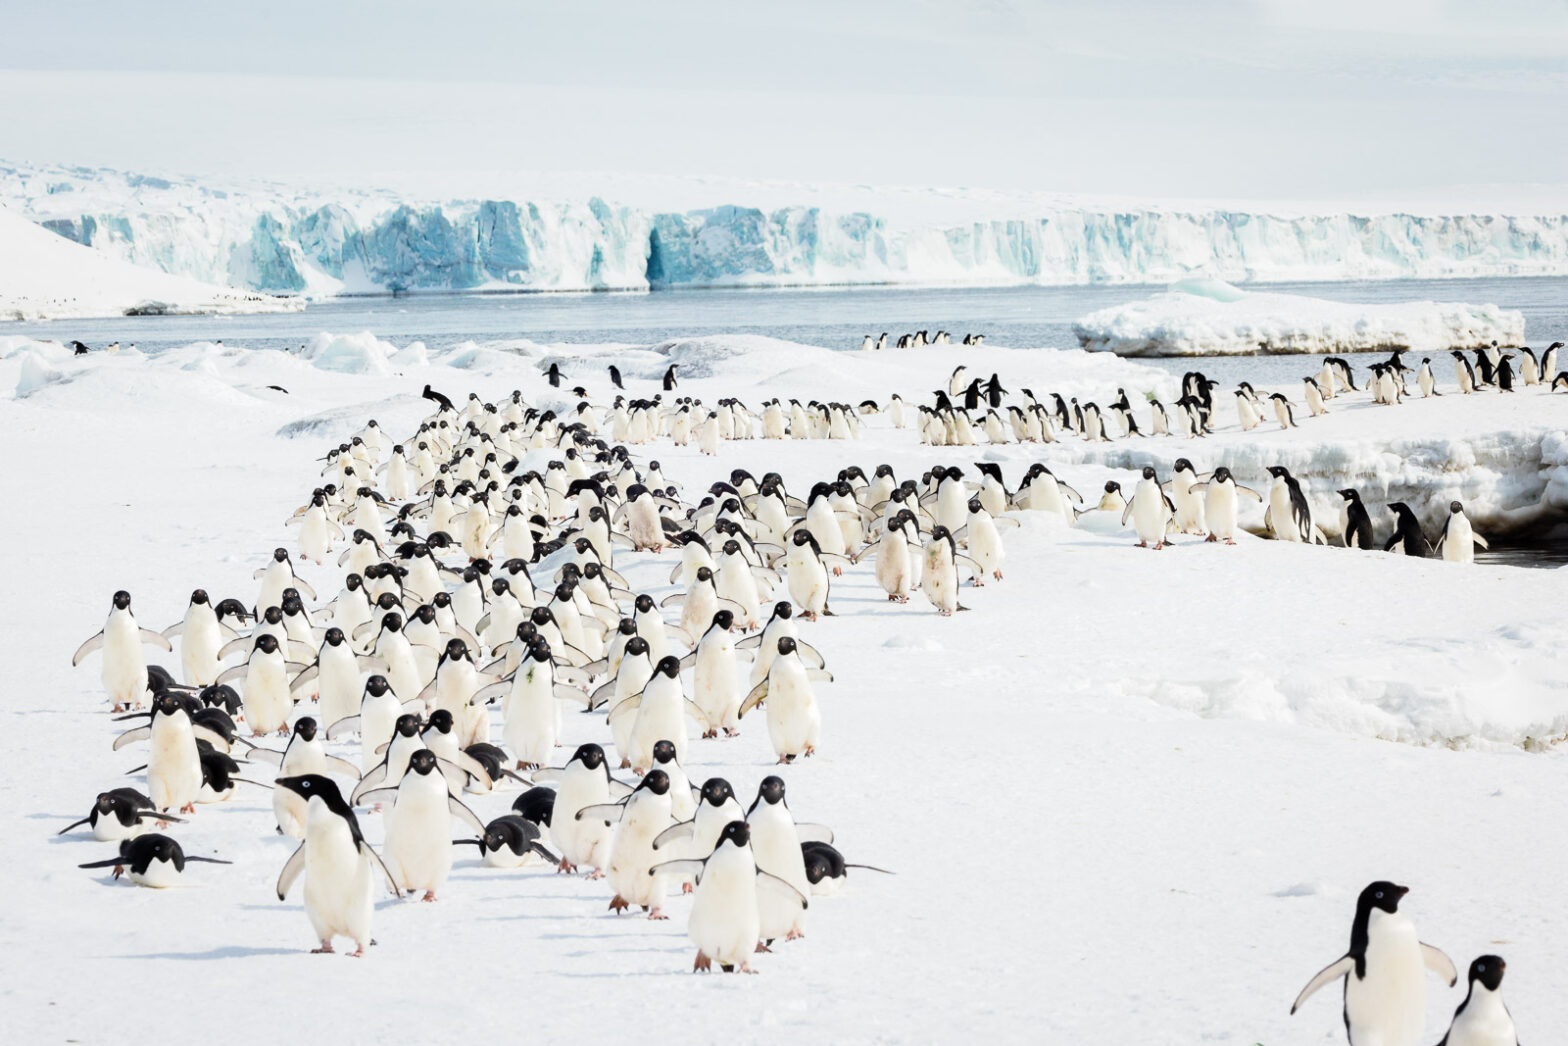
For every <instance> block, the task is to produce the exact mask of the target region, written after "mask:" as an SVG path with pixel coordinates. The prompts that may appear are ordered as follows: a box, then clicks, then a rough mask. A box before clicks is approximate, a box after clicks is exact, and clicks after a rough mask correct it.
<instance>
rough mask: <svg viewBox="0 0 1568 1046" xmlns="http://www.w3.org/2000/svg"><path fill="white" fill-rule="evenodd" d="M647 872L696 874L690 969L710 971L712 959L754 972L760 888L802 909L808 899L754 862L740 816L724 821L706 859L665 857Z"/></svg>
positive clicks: (726, 967)
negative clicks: (693, 947) (693, 953)
mask: <svg viewBox="0 0 1568 1046" xmlns="http://www.w3.org/2000/svg"><path fill="white" fill-rule="evenodd" d="M649 871H650V874H654V873H658V872H669V873H676V874H683V875H692V876H695V877H696V879H697V889H696V891H695V895H694V896H693V898H692V907H691V916H690V919H689V920H688V922H687V926H686V933H687V936H689V937H690V938H691V942H692V943H693V944H695V945H696V946H697V958H696V961H695V962H694V963H693V964H692V971H693V972H694V973H700V972H706V971H708V970H711V969H712V968H713V964H714V963H715V962H716V963H718V964H719V966H720V968H721V969H723V970H724V971H725V972H726V973H730V972H734V971H736V970H738V971H740V972H741V973H753V972H755V971H753V970H752V968H751V956H752V954H753V953H754V952H755V951H756V949H757V944H758V942H759V941H760V939H761V937H760V935H761V931H762V921H761V915H760V913H759V912H758V905H757V895H758V892H759V891H761V890H768V891H770V892H772V893H774V894H776V895H777V896H778V897H779V898H780V902H781V903H788V904H795V905H798V906H799V907H800V908H801V909H805V908H806V907H807V905H808V903H809V902H808V901H807V899H806V897H805V896H804V895H802V894H801V893H800V892H799V891H798V890H796V889H795V887H793V886H791V885H790V884H789V883H787V882H785V881H784V880H783V879H780V878H779V877H778V876H776V875H773V874H771V873H769V872H765V871H762V870H761V869H759V868H758V867H757V862H756V857H755V855H754V854H753V853H752V849H751V829H750V828H748V827H747V825H746V822H745V821H731V822H730V823H729V824H727V825H725V826H724V830H723V831H722V832H721V833H720V835H719V843H718V846H717V847H716V848H715V849H714V851H713V852H712V853H711V854H709V855H708V856H707V857H706V858H703V859H701V860H697V859H690V858H688V859H683V860H677V861H666V862H664V863H663V864H657V865H654V866H653V868H652V869H650V870H649Z"/></svg>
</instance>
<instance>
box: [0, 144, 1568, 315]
mask: <svg viewBox="0 0 1568 1046" xmlns="http://www.w3.org/2000/svg"><path fill="white" fill-rule="evenodd" d="M476 187H477V192H475V191H473V190H474V189H475V188H476ZM465 188H467V189H469V190H470V191H467V192H459V193H456V194H454V193H453V192H452V190H450V189H447V190H446V191H444V192H443V191H441V189H440V187H439V186H429V185H426V186H423V187H421V188H419V189H406V188H405V189H387V188H374V187H366V186H359V187H344V188H319V187H315V186H311V187H303V186H295V185H287V184H280V183H273V182H264V181H254V182H250V183H243V184H237V183H235V182H233V181H231V180H221V179H220V180H213V179H199V178H193V177H181V176H173V175H170V176H157V175H154V174H148V173H132V172H125V171H117V170H111V169H104V168H88V167H72V166H62V165H35V164H20V163H8V164H0V205H5V206H9V207H12V208H13V209H15V210H17V211H18V213H21V214H25V215H27V216H28V217H30V218H33V219H34V220H36V221H39V222H42V223H45V224H47V225H48V227H49V228H51V229H53V230H55V231H57V232H59V233H60V234H61V235H63V236H66V237H68V238H70V239H72V240H75V241H77V242H79V243H84V244H90V245H92V246H95V247H98V248H100V249H102V250H105V251H108V252H110V253H113V254H114V255H116V256H117V257H120V258H123V259H125V260H127V261H131V262H134V263H136V264H138V265H143V266H148V267H154V268H159V269H162V270H164V271H167V272H171V273H181V274H184V275H187V276H191V277H194V278H197V279H202V280H207V281H209V282H214V283H223V284H232V285H234V286H243V287H249V288H253V289H256V290H263V291H269V292H273V293H285V294H304V295H308V296H311V297H323V296H330V295H334V294H339V293H344V292H381V293H385V292H387V291H409V292H419V291H442V290H512V291H518V290H533V291H563V290H594V289H638V290H641V289H647V288H649V287H713V286H824V285H833V284H888V283H891V284H929V285H988V286H1010V285H1076V284H1089V283H1149V284H1158V283H1165V282H1168V281H1171V280H1178V279H1183V278H1186V277H1193V276H1202V277H1212V278H1219V279H1225V280H1235V281H1243V282H1247V281H1254V282H1271V281H1275V282H1277V281H1285V280H1292V281H1297V280H1318V281H1322V280H1350V279H1399V278H1407V277H1419V278H1440V277H1466V276H1470V277H1474V276H1544V275H1561V274H1564V273H1568V215H1565V214H1563V213H1562V209H1561V208H1560V207H1549V206H1546V205H1545V204H1544V203H1542V202H1541V201H1537V200H1532V201H1528V202H1525V203H1523V204H1522V205H1521V206H1520V207H1518V208H1517V209H1511V210H1506V211H1502V212H1498V211H1492V210H1481V211H1461V212H1460V213H1454V212H1451V211H1434V210H1431V209H1419V210H1416V211H1412V210H1410V209H1408V208H1403V209H1391V208H1389V207H1388V206H1387V205H1386V204H1385V205H1376V206H1368V207H1365V208H1357V209H1347V208H1346V207H1345V206H1344V205H1343V204H1334V205H1316V206H1312V205H1302V204H1285V203H1279V202H1275V203H1259V202H1256V201H1252V202H1235V203H1230V204H1221V203H1215V202H1212V201H1209V202H1197V201H1157V202H1156V201H1131V200H1120V201H1118V200H1093V199H1084V198H1074V197H1070V196H1063V195H1059V194H1049V193H1005V192H990V191H985V190H979V189H936V188H908V187H890V188H884V187H872V186H853V187H836V188H835V187H830V186H813V185H808V184H782V185H780V184H768V183H751V182H735V181H727V180H723V179H716V180H702V179H695V180H688V181H684V182H680V184H678V185H674V186H672V185H669V184H666V183H664V182H660V181H659V180H657V179H655V180H654V181H653V182H652V183H649V184H644V181H643V180H641V179H631V178H626V177H621V178H615V177H583V178H561V177H553V178H550V177H543V176H538V175H529V174H519V175H515V176H512V177H506V178H480V179H478V180H477V182H465ZM1548 199H1549V197H1548Z"/></svg>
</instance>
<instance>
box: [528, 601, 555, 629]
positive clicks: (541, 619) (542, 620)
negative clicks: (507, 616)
mask: <svg viewBox="0 0 1568 1046" xmlns="http://www.w3.org/2000/svg"><path fill="white" fill-rule="evenodd" d="M528 618H529V620H530V621H532V622H533V625H534V627H535V628H543V627H544V626H545V625H553V624H555V614H554V613H553V612H552V611H551V610H550V608H549V607H544V606H540V607H534V609H533V611H532V612H531V613H529V615H528Z"/></svg>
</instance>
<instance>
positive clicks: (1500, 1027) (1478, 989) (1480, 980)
mask: <svg viewBox="0 0 1568 1046" xmlns="http://www.w3.org/2000/svg"><path fill="white" fill-rule="evenodd" d="M1507 969H1508V964H1507V963H1505V962H1504V961H1503V960H1502V957H1501V956H1498V955H1483V956H1481V957H1480V958H1479V959H1477V960H1475V962H1473V963H1471V964H1470V989H1469V991H1467V992H1466V993H1465V1001H1464V1002H1462V1003H1460V1004H1459V1009H1457V1010H1455V1011H1454V1020H1453V1023H1452V1024H1450V1025H1449V1026H1448V1034H1447V1035H1445V1036H1443V1041H1442V1042H1440V1043H1438V1044H1437V1046H1519V1036H1518V1033H1517V1032H1515V1031H1514V1018H1513V1015H1512V1014H1510V1013H1509V1012H1508V1007H1507V1006H1505V1005H1503V972H1504V971H1505V970H1507Z"/></svg>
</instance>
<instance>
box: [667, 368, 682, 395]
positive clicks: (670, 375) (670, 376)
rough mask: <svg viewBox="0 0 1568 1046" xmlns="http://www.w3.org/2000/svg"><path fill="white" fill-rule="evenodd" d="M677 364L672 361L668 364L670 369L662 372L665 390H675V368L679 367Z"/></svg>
mask: <svg viewBox="0 0 1568 1046" xmlns="http://www.w3.org/2000/svg"><path fill="white" fill-rule="evenodd" d="M679 366H680V364H679V363H672V364H670V369H669V370H667V371H665V372H664V391H665V392H674V391H675V387H676V381H675V368H676V367H679Z"/></svg>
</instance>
